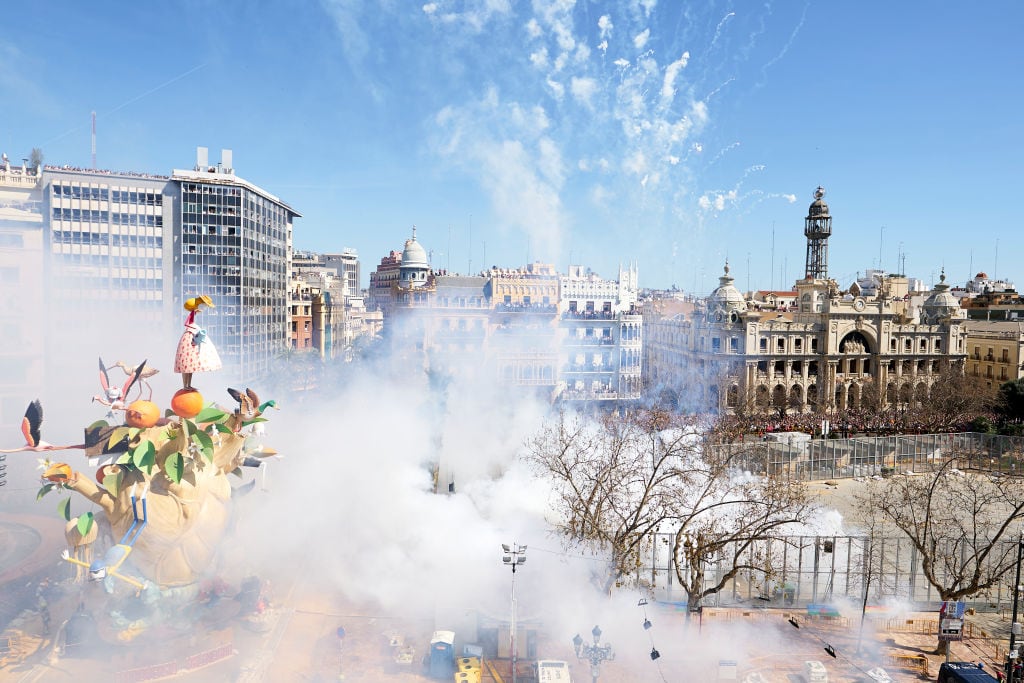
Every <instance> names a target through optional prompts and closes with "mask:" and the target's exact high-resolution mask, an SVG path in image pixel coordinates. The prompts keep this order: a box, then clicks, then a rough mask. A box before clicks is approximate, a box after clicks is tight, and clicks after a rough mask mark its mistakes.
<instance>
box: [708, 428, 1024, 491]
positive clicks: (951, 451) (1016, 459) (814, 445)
mask: <svg viewBox="0 0 1024 683" xmlns="http://www.w3.org/2000/svg"><path fill="white" fill-rule="evenodd" d="M707 450H708V452H709V454H711V455H712V456H718V457H722V458H724V457H731V458H732V459H733V462H735V463H736V464H737V465H738V466H740V467H743V468H744V469H747V470H750V471H751V472H757V473H760V474H767V475H768V476H773V477H783V478H786V479H796V480H800V481H810V480H815V479H842V478H851V477H871V476H875V475H880V476H884V475H887V474H891V473H901V472H927V471H930V470H934V469H936V468H937V467H939V466H941V465H942V464H944V463H945V462H947V461H949V460H953V461H954V462H953V463H952V465H953V466H955V467H959V468H960V469H974V470H982V471H986V472H998V473H1003V474H1018V473H1019V474H1024V437H1016V436H998V435H993V434H979V433H975V432H965V433H959V434H911V435H904V436H865V437H854V438H851V439H808V440H804V441H790V442H770V441H759V442H745V443H736V444H724V445H715V446H708V447H707Z"/></svg>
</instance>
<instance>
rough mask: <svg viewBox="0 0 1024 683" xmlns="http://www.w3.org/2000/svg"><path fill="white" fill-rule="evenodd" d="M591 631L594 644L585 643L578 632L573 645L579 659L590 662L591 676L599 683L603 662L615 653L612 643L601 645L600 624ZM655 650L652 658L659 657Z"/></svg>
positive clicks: (595, 682) (611, 658)
mask: <svg viewBox="0 0 1024 683" xmlns="http://www.w3.org/2000/svg"><path fill="white" fill-rule="evenodd" d="M590 633H591V635H592V636H594V644H593V645H588V644H587V643H584V642H583V638H580V634H578V633H577V634H576V635H575V636H573V639H572V646H573V649H574V650H576V658H577V659H579V660H580V661H587V662H590V678H591V680H592V681H593V683H597V678H598V676H599V675H600V674H601V662H610V661H612V660H613V659H615V653H614V652H613V651H612V646H611V645H601V628H600V627H599V626H595V627H594V629H593V630H592V631H591V632H590ZM655 652H657V650H652V651H651V659H657V657H656V656H655V655H654V653H655ZM658 656H661V655H658Z"/></svg>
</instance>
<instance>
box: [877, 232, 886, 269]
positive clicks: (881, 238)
mask: <svg viewBox="0 0 1024 683" xmlns="http://www.w3.org/2000/svg"><path fill="white" fill-rule="evenodd" d="M884 242H885V226H884V225H883V226H882V229H881V230H880V231H879V234H878V269H879V270H880V271H882V272H883V273H884V272H885V268H883V267H882V244H883V243H884Z"/></svg>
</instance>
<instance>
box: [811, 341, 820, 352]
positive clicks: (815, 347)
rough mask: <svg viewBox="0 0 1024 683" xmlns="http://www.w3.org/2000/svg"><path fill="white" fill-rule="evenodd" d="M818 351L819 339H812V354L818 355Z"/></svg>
mask: <svg viewBox="0 0 1024 683" xmlns="http://www.w3.org/2000/svg"><path fill="white" fill-rule="evenodd" d="M817 351H818V339H817V338H814V339H811V353H817Z"/></svg>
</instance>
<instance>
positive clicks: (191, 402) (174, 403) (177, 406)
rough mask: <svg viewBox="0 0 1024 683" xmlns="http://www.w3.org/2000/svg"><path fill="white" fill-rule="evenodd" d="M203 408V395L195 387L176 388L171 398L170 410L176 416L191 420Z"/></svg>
mask: <svg viewBox="0 0 1024 683" xmlns="http://www.w3.org/2000/svg"><path fill="white" fill-rule="evenodd" d="M202 409H203V395H202V394H200V393H199V392H198V391H196V390H195V389H178V391H176V392H175V393H174V397H173V398H172V399H171V410H172V411H173V412H174V414H175V415H177V416H178V417H184V418H186V419H189V420H191V419H192V418H193V417H195V416H196V415H198V414H199V411H201V410H202Z"/></svg>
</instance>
